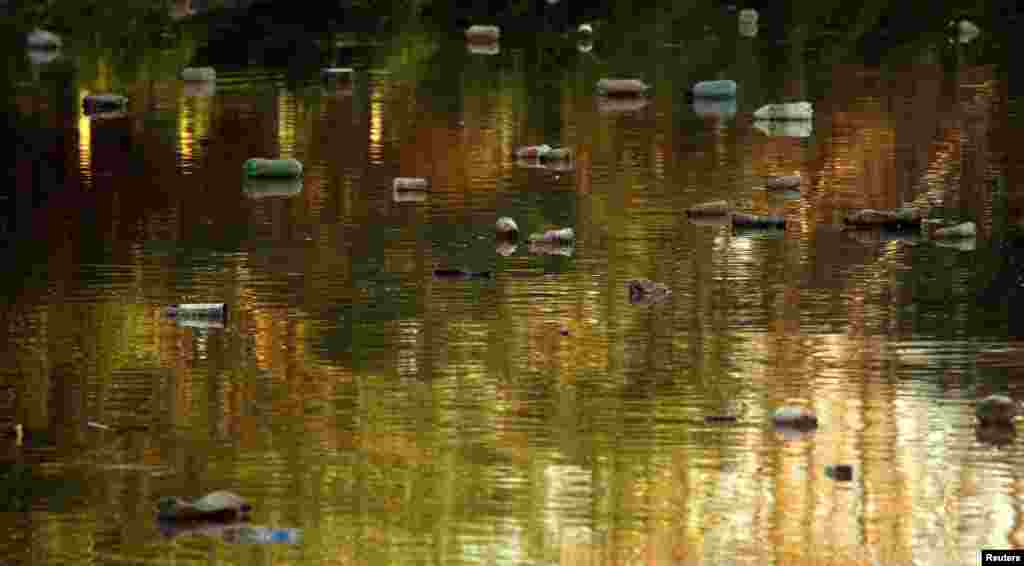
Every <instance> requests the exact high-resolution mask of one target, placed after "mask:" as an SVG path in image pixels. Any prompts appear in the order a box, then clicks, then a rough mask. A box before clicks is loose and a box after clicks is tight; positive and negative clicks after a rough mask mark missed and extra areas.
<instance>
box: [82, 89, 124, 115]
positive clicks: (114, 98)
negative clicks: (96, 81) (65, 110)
mask: <svg viewBox="0 0 1024 566" xmlns="http://www.w3.org/2000/svg"><path fill="white" fill-rule="evenodd" d="M126 106H128V98H127V97H125V96H121V95H120V94H89V95H86V97H85V98H83V99H82V111H83V112H84V113H86V114H102V113H108V112H117V111H122V110H124V109H125V107H126Z"/></svg>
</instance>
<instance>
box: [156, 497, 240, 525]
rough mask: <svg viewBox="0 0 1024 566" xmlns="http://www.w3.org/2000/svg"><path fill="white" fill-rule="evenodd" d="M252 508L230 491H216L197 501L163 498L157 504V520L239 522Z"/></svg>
mask: <svg viewBox="0 0 1024 566" xmlns="http://www.w3.org/2000/svg"><path fill="white" fill-rule="evenodd" d="M251 509H252V506H251V505H249V503H247V502H246V501H245V499H242V498H241V497H239V496H238V495H235V494H234V493H231V492H230V491H215V492H213V493H210V494H207V495H204V496H203V497H200V498H199V499H196V500H195V501H187V500H185V499H182V498H180V497H161V498H160V501H159V502H157V518H159V519H161V520H164V521H171V520H173V521H193V520H204V519H205V520H227V521H230V520H237V519H241V518H243V517H244V516H245V515H246V514H247V513H248V512H249V511H250V510H251Z"/></svg>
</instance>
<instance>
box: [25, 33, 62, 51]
mask: <svg viewBox="0 0 1024 566" xmlns="http://www.w3.org/2000/svg"><path fill="white" fill-rule="evenodd" d="M63 43H64V41H63V40H62V39H61V38H60V36H59V35H57V34H55V33H53V32H49V31H46V30H44V29H38V28H37V29H34V30H32V31H30V32H29V33H28V35H26V36H25V45H26V46H27V47H28V48H29V49H60V48H61V45H63Z"/></svg>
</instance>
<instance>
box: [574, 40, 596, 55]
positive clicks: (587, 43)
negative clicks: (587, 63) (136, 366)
mask: <svg viewBox="0 0 1024 566" xmlns="http://www.w3.org/2000/svg"><path fill="white" fill-rule="evenodd" d="M593 50H594V41H593V40H591V39H581V40H579V41H577V42H576V51H579V52H580V53H590V52H591V51H593Z"/></svg>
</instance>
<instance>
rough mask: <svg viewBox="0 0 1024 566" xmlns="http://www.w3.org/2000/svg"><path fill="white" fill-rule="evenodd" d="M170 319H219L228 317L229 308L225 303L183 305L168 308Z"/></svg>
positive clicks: (167, 312)
mask: <svg viewBox="0 0 1024 566" xmlns="http://www.w3.org/2000/svg"><path fill="white" fill-rule="evenodd" d="M165 312H166V314H167V316H169V317H180V318H186V317H195V318H219V319H226V318H227V317H228V306H227V304H225V303H182V304H179V305H172V306H169V307H167V309H166V311H165Z"/></svg>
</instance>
